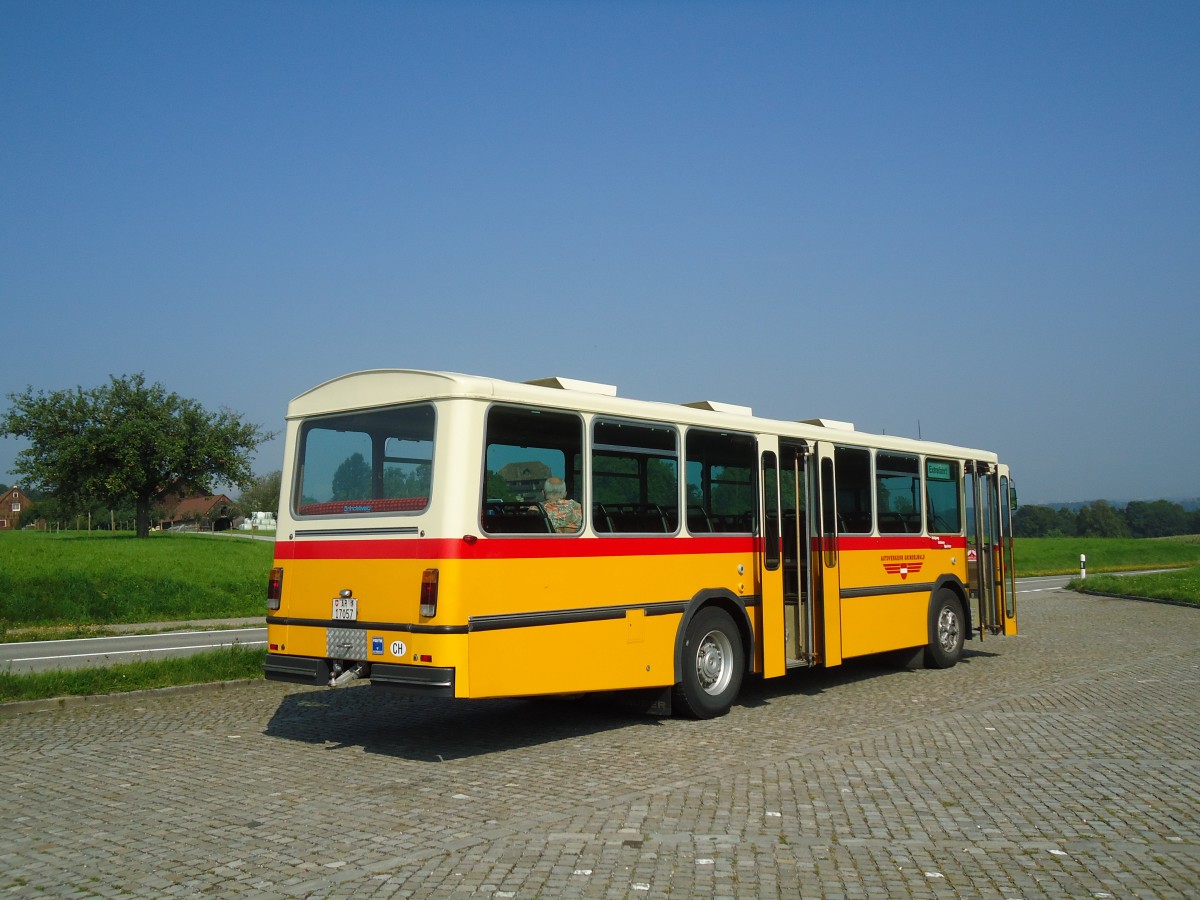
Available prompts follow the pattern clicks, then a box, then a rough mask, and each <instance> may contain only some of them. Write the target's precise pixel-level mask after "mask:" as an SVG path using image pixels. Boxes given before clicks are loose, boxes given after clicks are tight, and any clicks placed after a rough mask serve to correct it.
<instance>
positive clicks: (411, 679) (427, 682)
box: [371, 663, 454, 697]
mask: <svg viewBox="0 0 1200 900" xmlns="http://www.w3.org/2000/svg"><path fill="white" fill-rule="evenodd" d="M371 684H374V685H379V686H380V687H388V688H393V689H399V690H400V691H402V692H404V693H406V694H419V695H421V696H423V697H453V696H454V669H453V668H452V667H446V666H397V665H393V664H392V663H375V664H374V665H372V666H371Z"/></svg>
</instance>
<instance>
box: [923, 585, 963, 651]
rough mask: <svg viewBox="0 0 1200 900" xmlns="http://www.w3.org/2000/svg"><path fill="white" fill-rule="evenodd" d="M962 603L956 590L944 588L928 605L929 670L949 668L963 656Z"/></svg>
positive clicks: (927, 648)
mask: <svg viewBox="0 0 1200 900" xmlns="http://www.w3.org/2000/svg"><path fill="white" fill-rule="evenodd" d="M964 628H965V624H964V619H963V611H962V603H960V602H959V599H958V595H956V594H955V593H954V592H953V591H950V590H947V589H946V588H942V589H941V590H939V591H938V592H937V593H936V594H934V595H933V601H932V602H931V603H930V604H929V646H928V647H926V648H925V665H926V667H927V668H930V669H949V668H950V667H951V666H953V665H954V664H955V663H956V662H958V660H959V658H960V657H961V656H962V648H963V640H964Z"/></svg>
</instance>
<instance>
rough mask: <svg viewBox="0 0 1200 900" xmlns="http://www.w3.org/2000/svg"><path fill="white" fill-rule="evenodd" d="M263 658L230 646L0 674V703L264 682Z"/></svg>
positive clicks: (263, 653) (259, 653)
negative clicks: (100, 665) (82, 666)
mask: <svg viewBox="0 0 1200 900" xmlns="http://www.w3.org/2000/svg"><path fill="white" fill-rule="evenodd" d="M266 655H267V651H266V650H264V649H257V648H254V649H252V648H248V647H238V646H233V647H225V648H223V649H221V650H212V651H209V652H207V653H197V654H195V655H193V656H186V657H177V658H171V659H154V660H146V661H143V662H133V663H118V664H117V665H112V666H105V667H104V668H97V669H56V670H54V671H52V672H32V673H29V674H20V675H14V674H12V673H11V672H0V703H8V702H12V701H14V700H45V699H48V698H50V697H67V696H85V695H90V694H115V693H121V692H125V691H146V690H151V689H153V688H161V687H174V686H177V685H181V684H206V683H209V682H214V681H240V680H246V679H252V678H262V664H263V659H264V658H265V657H266Z"/></svg>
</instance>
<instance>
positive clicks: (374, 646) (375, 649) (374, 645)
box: [371, 637, 383, 656]
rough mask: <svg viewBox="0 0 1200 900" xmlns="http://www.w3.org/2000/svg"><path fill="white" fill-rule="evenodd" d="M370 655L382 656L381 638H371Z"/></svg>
mask: <svg viewBox="0 0 1200 900" xmlns="http://www.w3.org/2000/svg"><path fill="white" fill-rule="evenodd" d="M371 654H372V655H373V656H383V638H378V637H377V638H371Z"/></svg>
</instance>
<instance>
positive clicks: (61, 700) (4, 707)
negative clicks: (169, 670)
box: [0, 678, 266, 719]
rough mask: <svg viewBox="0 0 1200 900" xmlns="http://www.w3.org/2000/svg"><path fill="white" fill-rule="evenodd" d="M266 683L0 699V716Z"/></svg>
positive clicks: (219, 683) (220, 683)
mask: <svg viewBox="0 0 1200 900" xmlns="http://www.w3.org/2000/svg"><path fill="white" fill-rule="evenodd" d="M265 683H266V682H265V681H264V680H263V679H262V678H239V679H236V680H233V681H205V682H201V683H199V684H177V685H168V686H167V687H160V688H147V689H146V690H142V691H118V692H116V693H112V694H70V695H67V696H63V697H48V698H46V699H45V700H13V701H10V702H8V703H0V719H7V718H11V717H13V716H19V715H23V714H24V713H37V712H51V711H53V710H58V709H71V708H74V707H77V706H85V705H87V704H105V705H107V704H109V703H118V702H125V701H128V700H136V699H139V698H145V697H146V696H147V695H154V696H161V695H163V694H195V693H199V692H201V691H219V690H228V689H232V688H238V687H245V686H247V685H251V684H265Z"/></svg>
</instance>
